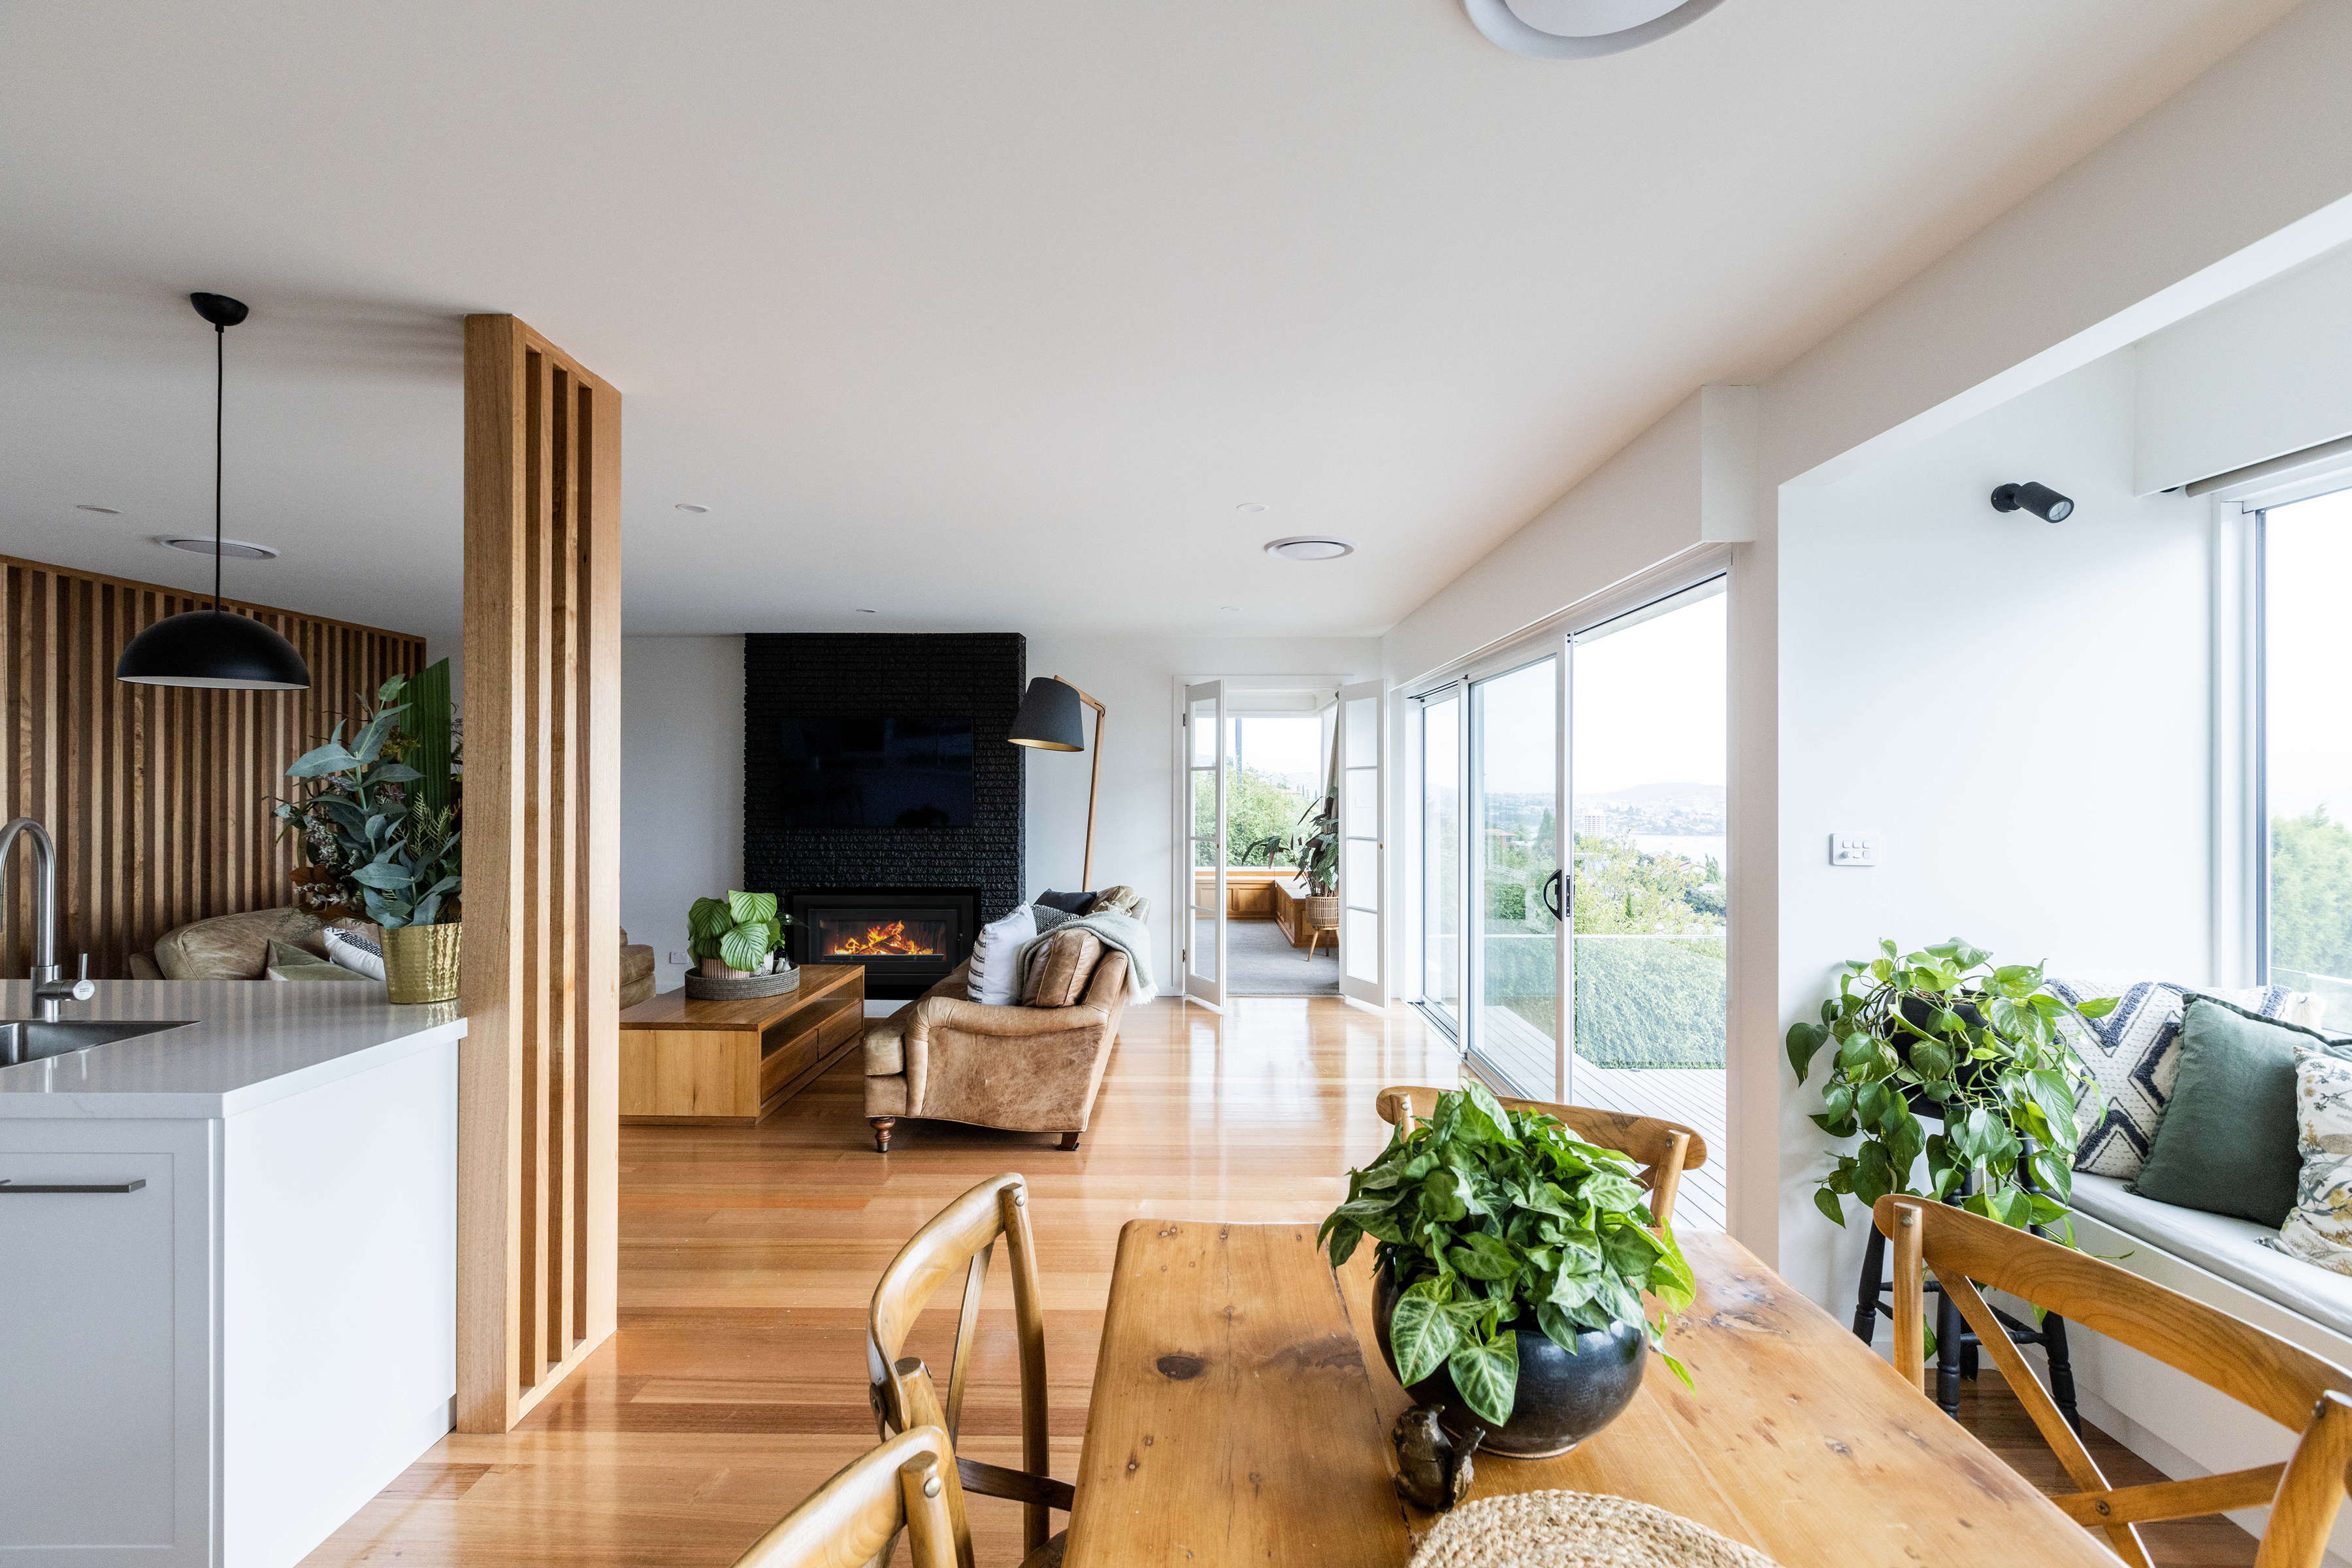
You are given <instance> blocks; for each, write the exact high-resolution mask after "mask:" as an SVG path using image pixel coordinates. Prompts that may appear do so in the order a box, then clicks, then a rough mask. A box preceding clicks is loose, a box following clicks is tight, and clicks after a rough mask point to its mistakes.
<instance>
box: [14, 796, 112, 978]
mask: <svg viewBox="0 0 2352 1568" xmlns="http://www.w3.org/2000/svg"><path fill="white" fill-rule="evenodd" d="M20 835H21V836H22V837H24V838H25V839H26V841H27V842H29V843H30V844H31V845H32V847H33V1016H34V1018H35V1019H37V1020H38V1021H40V1022H42V1023H49V1024H54V1023H56V1022H57V1018H58V1003H60V1002H87V1001H89V999H90V998H91V997H93V996H95V995H97V994H98V987H97V986H95V985H93V984H90V981H89V958H88V957H87V956H85V957H84V958H83V959H82V963H81V968H82V973H81V975H80V977H79V978H78V979H74V980H68V979H65V978H64V973H65V971H64V970H63V969H62V968H60V967H59V965H58V847H57V844H56V842H55V841H54V840H52V839H51V838H50V837H49V830H48V829H47V828H46V827H43V826H41V825H40V824H39V823H37V822H36V821H34V820H33V819H32V818H31V817H29V816H20V817H17V818H16V820H15V821H13V822H11V823H9V824H8V825H7V826H5V827H0V877H5V875H6V874H7V870H8V851H10V850H11V849H14V848H15V847H16V839H17V837H19V836H20Z"/></svg>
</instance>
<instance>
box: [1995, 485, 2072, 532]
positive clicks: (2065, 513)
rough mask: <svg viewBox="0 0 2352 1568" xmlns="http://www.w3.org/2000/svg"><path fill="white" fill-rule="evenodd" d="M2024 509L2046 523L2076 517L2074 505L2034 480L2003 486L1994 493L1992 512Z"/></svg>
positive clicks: (2066, 498)
mask: <svg viewBox="0 0 2352 1568" xmlns="http://www.w3.org/2000/svg"><path fill="white" fill-rule="evenodd" d="M2020 507H2023V508H2024V509H2025V510H2028V511H2030V512H2032V514H2033V515H2034V516H2036V517H2038V518H2040V519H2042V521H2044V522H2063V521H2066V520H2067V519H2068V518H2070V517H2072V516H2074V501H2073V500H2071V499H2070V498H2068V497H2066V496H2062V495H2060V494H2059V493H2058V492H2057V491H2056V490H2053V489H2051V488H2050V487H2049V486H2048V485H2042V484H2036V483H2034V482H2033V481H2032V479H2028V480H2026V481H2025V482H2024V483H2023V484H2021V485H2003V486H2001V487H2000V489H1996V490H1995V491H1993V492H1992V510H1995V511H2015V510H2017V509H2018V508H2020Z"/></svg>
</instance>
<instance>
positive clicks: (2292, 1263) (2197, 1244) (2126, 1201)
mask: <svg viewBox="0 0 2352 1568" xmlns="http://www.w3.org/2000/svg"><path fill="white" fill-rule="evenodd" d="M2074 1207H2075V1208H2076V1209H2078V1210H2080V1211H2081V1212H2082V1213H2084V1214H2086V1215H2091V1216H2092V1217H2093V1218H2095V1219H2098V1220H2103V1221H2105V1223H2106V1224H2108V1225H2111V1226H2115V1227H2116V1229H2117V1230H2120V1231H2122V1232H2123V1233H2124V1234H2126V1236H2135V1237H2138V1238H2139V1239H2140V1240H2142V1241H2145V1242H2147V1244H2148V1245H2150V1246H2151V1247H2159V1248H2161V1249H2162V1250H2164V1251H2166V1252H2168V1253H2170V1254H2172V1255H2173V1256H2174V1257H2175V1258H2183V1259H2186V1260H2187V1261H2189V1262H2190V1263H2194V1264H2195V1265H2197V1267H2199V1268H2204V1269H2208V1270H2210V1271H2211V1272H2212V1273H2215V1274H2218V1275H2220V1276H2221V1278H2222V1279H2227V1280H2229V1281H2230V1282H2231V1283H2232V1284H2235V1285H2242V1286H2244V1287H2245V1288H2246V1289H2249V1290H2252V1292H2253V1293H2254V1294H2255V1295H2257V1296H2261V1297H2263V1298H2264V1299H2265V1300H2272V1301H2275V1302H2277V1303H2278V1304H2279V1305H2280V1306H2282V1307H2284V1308H2285V1309H2286V1310H2288V1311H2290V1312H2299V1313H2301V1314H2302V1315H2303V1316H2305V1317H2306V1318H2309V1319H2311V1320H2312V1321H2314V1322H2317V1323H2322V1324H2325V1325H2326V1326H2327V1327H2328V1328H2331V1329H2333V1330H2335V1331H2336V1332H2337V1333H2340V1334H2352V1278H2347V1277H2346V1276H2344V1275H2341V1274H2334V1273H2330V1272H2329V1271H2328V1270H2326V1269H2325V1268H2317V1267H2315V1266H2314V1265H2312V1264H2309V1263H2305V1262H2304V1261H2303V1260H2302V1259H2301V1258H2289V1257H2288V1256H2287V1255H2286V1254H2284V1253H2283V1252H2279V1251H2277V1250H2275V1249H2274V1248H2273V1247H2272V1246H2271V1245H2270V1244H2271V1243H2273V1242H2274V1241H2276V1240H2277V1239H2278V1233H2277V1232H2276V1231H2272V1230H2265V1229H2264V1228H2263V1226H2259V1225H2256V1224H2255V1223H2254V1222H2253V1221H2252V1220H2250V1219H2233V1218H2231V1216H2230V1215H2219V1214H2207V1213H2205V1212H2204V1211H2203V1210H2201V1209H2184V1208H2175V1207H2174V1206H2173V1205H2170V1204H2160V1203H2158V1202H2157V1201H2156V1200H2155V1199H2154V1198H2144V1197H2141V1196H2140V1195H2139V1194H2137V1193H2134V1192H2132V1191H2130V1190H2129V1189H2128V1188H2127V1187H2126V1184H2124V1183H2123V1182H2121V1181H2118V1180H2116V1178H2114V1177H2112V1176H2095V1175H2091V1174H2088V1173H2080V1172H2078V1173H2076V1174H2075V1177H2074ZM2120 1261H2121V1262H2122V1264H2123V1266H2124V1267H2125V1268H2130V1267H2131V1259H2130V1258H2123V1259H2121V1260H2120Z"/></svg>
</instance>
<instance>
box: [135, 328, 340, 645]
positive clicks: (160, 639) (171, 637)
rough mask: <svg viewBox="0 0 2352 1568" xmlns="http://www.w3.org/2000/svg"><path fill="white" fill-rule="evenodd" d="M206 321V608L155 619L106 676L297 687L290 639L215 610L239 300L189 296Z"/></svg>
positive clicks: (218, 594)
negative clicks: (209, 329) (225, 403)
mask: <svg viewBox="0 0 2352 1568" xmlns="http://www.w3.org/2000/svg"><path fill="white" fill-rule="evenodd" d="M188 301H189V303H191V304H193V305H194V306H195V308H196V314H197V315H199V316H202V317H203V318H204V319H205V321H210V322H211V323H212V324H213V607H212V608H211V609H209V610H188V611H184V612H183V613H182V614H180V615H176V616H170V617H168V618H166V619H164V620H160V621H157V622H156V623H155V624H154V625H153V626H149V627H148V628H147V629H146V630H145V631H143V632H141V633H140V634H139V635H138V636H137V637H132V638H131V646H130V647H126V648H124V649H123V650H122V657H121V659H119V660H117V661H116V663H115V666H114V679H117V680H129V681H133V682H136V683H137V684H139V685H141V686H202V687H212V688H215V689H227V690H232V691H301V690H305V689H308V688H309V687H310V667H309V666H308V665H306V664H304V663H303V662H302V656H301V655H300V654H299V653H297V652H295V651H294V645H293V644H292V643H290V642H288V641H287V640H286V639H285V638H284V637H279V636H278V634H277V633H276V632H274V631H271V630H270V629H269V628H268V626H263V625H262V624H261V623H260V622H259V621H257V620H255V619H254V618H253V617H252V616H237V615H231V614H230V613H229V612H228V611H226V610H224V609H222V608H221V410H222V394H223V391H224V387H225V384H226V373H227V364H226V353H227V350H226V344H227V342H228V330H229V329H230V328H231V327H234V326H236V324H237V323H238V322H239V321H244V320H245V316H246V310H245V306H244V305H243V304H241V303H239V302H238V301H237V300H232V299H230V298H228V296H226V294H191V295H189V296H188Z"/></svg>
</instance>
